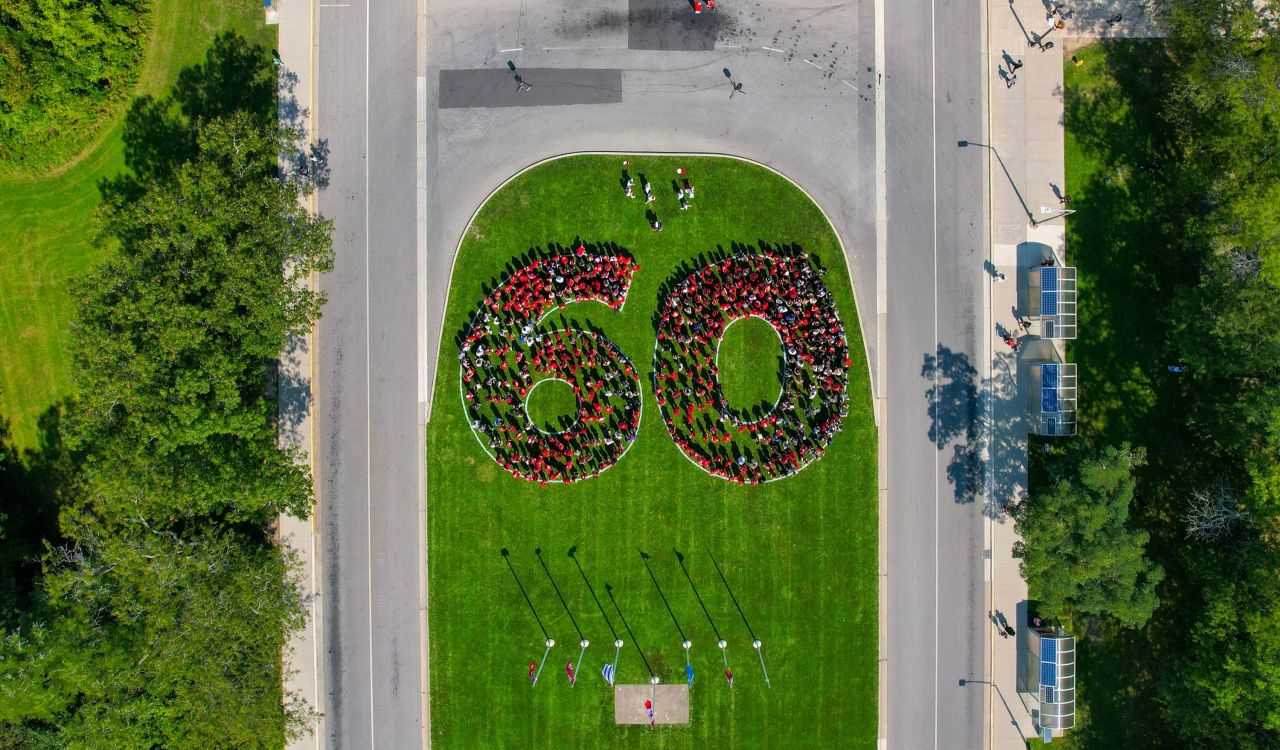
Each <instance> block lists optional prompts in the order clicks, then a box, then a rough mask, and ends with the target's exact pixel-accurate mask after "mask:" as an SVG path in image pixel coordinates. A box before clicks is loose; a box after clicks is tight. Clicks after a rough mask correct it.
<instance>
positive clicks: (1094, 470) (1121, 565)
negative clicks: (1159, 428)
mask: <svg viewBox="0 0 1280 750" xmlns="http://www.w3.org/2000/svg"><path fill="white" fill-rule="evenodd" d="M1143 461H1144V456H1143V452H1142V450H1141V449H1137V450H1132V449H1130V447H1129V446H1128V445H1123V446H1121V447H1119V448H1115V447H1110V448H1107V449H1106V450H1104V451H1102V452H1101V454H1100V455H1097V456H1093V457H1089V458H1086V459H1084V460H1083V461H1081V462H1080V464H1079V469H1078V474H1077V475H1075V476H1070V477H1062V478H1060V479H1058V480H1057V481H1056V482H1054V483H1053V484H1052V485H1051V486H1050V487H1049V488H1048V489H1047V490H1046V491H1044V492H1039V493H1036V494H1035V495H1034V496H1033V497H1031V498H1030V499H1028V500H1027V501H1026V502H1024V503H1021V504H1019V505H1017V506H1015V508H1014V511H1013V514H1014V519H1015V523H1016V529H1017V531H1018V534H1019V536H1021V538H1022V540H1023V541H1021V542H1019V543H1018V544H1016V545H1015V546H1014V552H1013V554H1014V556H1015V557H1018V558H1021V560H1022V563H1021V570H1022V575H1023V576H1024V577H1025V578H1026V579H1027V582H1028V584H1029V585H1030V586H1031V587H1032V588H1034V590H1035V591H1037V592H1038V595H1039V598H1040V600H1041V606H1042V610H1043V611H1044V612H1045V613H1046V614H1049V615H1056V614H1060V613H1064V612H1065V611H1067V609H1068V608H1070V609H1073V610H1075V611H1077V612H1081V613H1084V614H1094V615H1108V616H1110V617H1112V618H1115V619H1116V620H1117V621H1118V622H1120V623H1122V624H1124V625H1127V626H1129V627H1141V626H1142V625H1143V624H1145V623H1146V622H1147V620H1149V619H1150V618H1151V614H1152V612H1154V611H1155V608H1156V605H1157V599H1156V593H1155V588H1156V586H1157V585H1158V584H1159V583H1160V581H1161V580H1163V579H1164V570H1163V569H1162V568H1161V567H1160V566H1158V565H1153V564H1152V563H1151V562H1150V561H1149V560H1148V559H1147V558H1146V555H1145V547H1146V544H1147V540H1148V537H1149V535H1148V534H1147V533H1146V532H1145V531H1141V530H1138V529H1134V528H1132V527H1131V526H1130V524H1129V523H1128V521H1129V506H1130V505H1131V504H1132V502H1133V494H1134V488H1135V487H1136V486H1137V482H1136V480H1135V479H1134V477H1133V470H1134V467H1136V466H1139V465H1141V464H1142V463H1143Z"/></svg>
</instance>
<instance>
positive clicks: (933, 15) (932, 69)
mask: <svg viewBox="0 0 1280 750" xmlns="http://www.w3.org/2000/svg"><path fill="white" fill-rule="evenodd" d="M929 106H930V113H931V116H930V122H931V127H932V130H933V153H932V163H933V341H934V356H935V357H937V356H938V349H939V348H940V347H939V344H940V343H941V341H940V340H939V338H938V335H939V334H938V17H937V7H936V0H929ZM938 364H939V363H938V362H937V360H936V359H935V361H934V368H933V393H934V396H933V398H934V408H933V421H934V424H933V434H934V435H938V434H939V433H938V402H937V399H938V389H939V388H941V387H942V381H941V369H942V368H941V367H939V366H938ZM941 454H942V451H941V450H936V451H934V452H933V750H938V572H939V560H938V558H939V555H938V515H939V507H940V503H941V502H942V497H941V493H939V492H938V457H939V456H940V455H941Z"/></svg>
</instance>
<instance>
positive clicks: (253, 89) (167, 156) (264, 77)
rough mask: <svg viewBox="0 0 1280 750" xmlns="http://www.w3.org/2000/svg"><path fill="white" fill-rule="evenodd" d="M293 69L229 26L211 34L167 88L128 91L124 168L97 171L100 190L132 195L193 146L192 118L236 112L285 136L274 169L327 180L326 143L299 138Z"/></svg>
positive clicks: (196, 127)
mask: <svg viewBox="0 0 1280 750" xmlns="http://www.w3.org/2000/svg"><path fill="white" fill-rule="evenodd" d="M297 82H298V77H297V75H296V74H295V73H293V72H292V71H289V70H288V69H286V68H283V67H278V66H277V65H276V64H275V62H274V55H273V52H272V50H270V49H268V48H266V47H263V46H262V45H259V44H254V43H252V42H250V41H248V40H246V39H245V38H244V37H242V36H240V35H239V34H236V33H234V32H226V33H223V34H219V35H218V36H217V37H216V38H215V39H214V40H213V43H212V45H211V46H210V47H209V50H208V51H207V52H206V54H205V59H204V61H203V62H200V63H197V64H195V65H192V66H190V67H187V68H184V69H183V70H182V71H181V72H179V73H178V79H177V82H176V83H175V84H174V86H173V88H172V90H171V91H170V92H169V94H168V96H166V97H164V98H162V99H160V98H156V97H154V96H150V95H147V96H142V97H139V98H138V99H135V100H134V102H133V104H132V105H131V106H130V107H129V111H128V113H127V114H126V116H125V124H124V135H123V140H124V146H125V165H126V166H127V167H128V169H129V171H128V172H126V173H124V174H122V175H119V176H116V177H113V178H107V179H104V180H103V181H102V182H101V183H100V184H99V187H100V189H101V190H102V193H103V195H104V196H111V195H120V196H123V197H124V198H126V199H130V198H133V197H136V196H137V195H139V194H140V193H141V191H142V190H143V186H145V185H146V184H148V183H150V182H152V181H156V180H165V179H168V178H170V177H172V175H173V173H174V172H175V171H176V170H177V169H178V167H180V166H181V165H182V164H184V163H186V162H187V161H189V160H191V159H192V158H193V157H194V156H195V154H196V149H197V142H198V138H199V131H200V126H201V125H202V124H203V123H207V122H210V121H212V120H216V119H219V118H225V117H230V116H232V115H237V114H243V115H246V116H248V117H249V118H250V120H251V122H252V123H253V124H254V125H255V126H257V127H261V128H264V129H270V128H275V127H277V126H279V127H280V128H282V129H284V130H286V131H292V133H291V135H289V136H288V137H286V138H283V140H284V141H285V144H284V148H282V151H283V153H282V154H281V161H280V165H279V167H280V169H281V171H282V173H283V176H285V177H290V178H299V179H303V180H306V181H309V182H310V184H312V185H314V186H316V187H319V188H324V187H325V186H326V185H327V184H328V174H329V171H328V153H329V149H328V144H327V142H325V141H319V142H317V143H314V144H309V143H307V139H306V133H305V132H304V130H303V126H304V123H305V122H306V116H307V111H306V110H305V109H304V108H302V107H301V106H300V105H299V103H298V100H297V97H296V95H295V93H294V89H295V87H296V86H297Z"/></svg>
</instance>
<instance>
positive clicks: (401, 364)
mask: <svg viewBox="0 0 1280 750" xmlns="http://www.w3.org/2000/svg"><path fill="white" fill-rule="evenodd" d="M416 11H417V5H416V3H415V2H414V0H383V1H382V2H378V3H375V4H368V3H367V2H366V0H351V2H350V4H333V5H331V6H329V7H326V6H324V5H317V6H316V7H315V12H316V13H317V14H318V16H317V18H316V22H315V23H316V41H317V46H318V49H317V58H316V69H315V84H316V96H315V101H316V102H317V104H316V105H315V108H314V111H313V128H314V131H315V133H316V136H317V137H318V138H319V139H321V140H322V141H324V142H326V143H327V146H328V149H329V154H330V157H329V167H330V175H329V187H328V188H327V189H325V190H323V191H321V192H320V193H319V196H318V207H319V210H320V213H322V214H323V215H324V216H326V217H328V218H330V219H332V220H333V222H334V227H335V231H334V250H335V253H336V263H335V267H334V270H333V272H332V273H330V274H327V275H325V276H323V277H322V278H321V290H322V291H323V292H324V293H325V294H326V295H328V303H327V304H326V306H325V308H324V313H323V317H322V318H321V320H320V324H319V329H318V336H317V345H316V348H317V358H316V372H315V380H314V390H315V397H316V409H315V420H316V421H315V429H316V430H317V433H316V434H317V440H316V444H317V453H318V455H317V461H316V470H317V475H318V480H317V495H318V511H317V516H318V520H319V523H320V525H321V539H322V553H321V559H322V565H323V567H322V571H321V576H322V578H321V581H322V586H321V591H322V600H321V606H320V617H321V619H322V623H321V625H322V627H321V630H322V632H323V637H324V644H325V653H324V657H325V658H324V659H323V667H322V670H323V675H322V676H323V680H324V706H323V711H324V714H325V721H324V727H325V734H326V736H325V737H323V738H322V746H323V747H325V748H328V749H329V750H346V749H351V750H370V749H372V748H388V749H391V748H395V749H397V750H399V749H400V748H413V747H419V746H420V745H421V737H422V726H423V716H422V710H421V705H422V684H423V683H422V674H421V669H420V666H419V665H420V662H421V654H422V648H423V642H422V640H423V639H422V634H421V633H420V632H419V618H418V601H419V564H418V559H419V555H418V553H419V550H420V548H421V539H422V535H421V533H420V529H421V524H420V518H419V515H418V498H419V497H420V491H421V489H420V488H421V476H422V468H421V467H422V456H423V452H422V451H423V448H422V442H423V437H422V432H421V429H420V425H421V420H420V409H419V408H418V407H419V400H418V363H419V361H420V359H421V358H420V356H419V352H418V325H417V321H418V313H417V311H418V307H417V304H418V291H419V290H418V284H417V278H418V275H417V268H418V257H417V247H418V246H417V228H418V223H417V219H418V200H417V192H416V190H415V189H414V188H415V185H416V165H415V157H416V152H417V138H416V131H415V123H416V105H415V92H416V88H417V76H416V72H417V71H416V59H417V58H416V47H415V41H416V38H415V33H414V29H415V20H416Z"/></svg>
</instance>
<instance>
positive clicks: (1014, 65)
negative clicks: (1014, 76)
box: [1009, 58, 1023, 73]
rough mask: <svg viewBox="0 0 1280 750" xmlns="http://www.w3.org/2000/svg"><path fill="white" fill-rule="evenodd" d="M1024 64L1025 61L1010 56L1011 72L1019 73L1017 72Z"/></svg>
mask: <svg viewBox="0 0 1280 750" xmlns="http://www.w3.org/2000/svg"><path fill="white" fill-rule="evenodd" d="M1022 64H1023V63H1022V61H1021V60H1014V59H1012V58H1010V60H1009V72H1010V73H1017V72H1018V69H1019V68H1021V67H1022Z"/></svg>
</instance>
